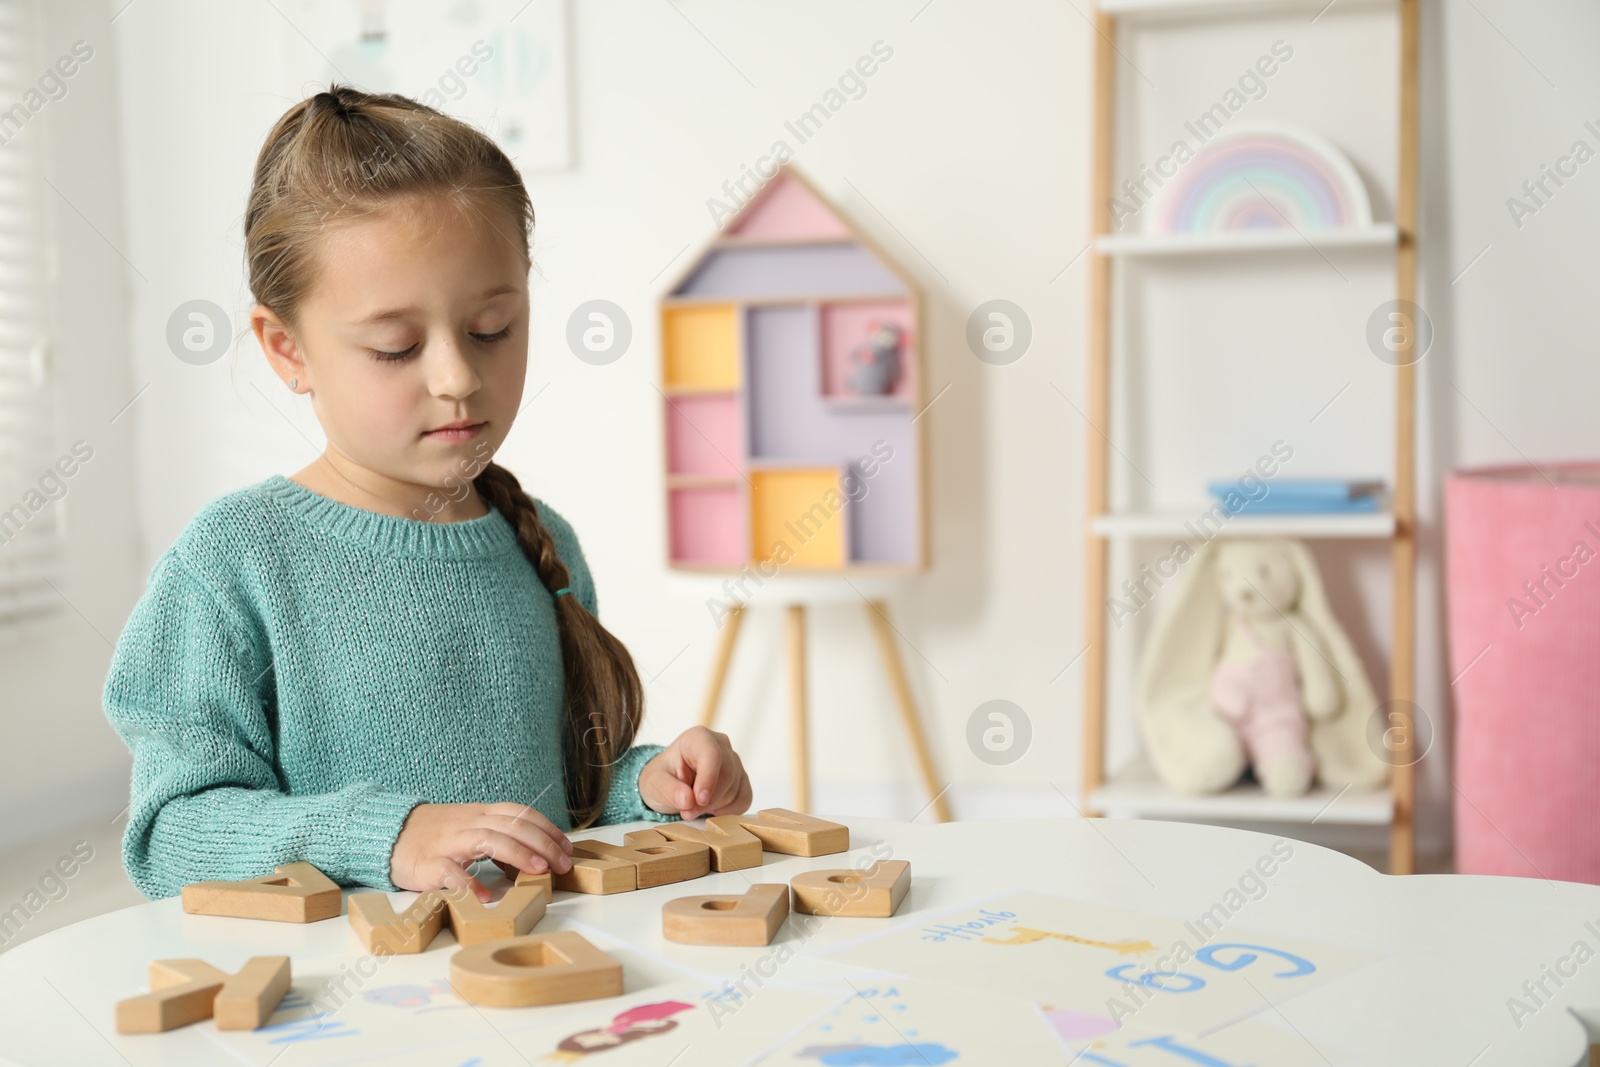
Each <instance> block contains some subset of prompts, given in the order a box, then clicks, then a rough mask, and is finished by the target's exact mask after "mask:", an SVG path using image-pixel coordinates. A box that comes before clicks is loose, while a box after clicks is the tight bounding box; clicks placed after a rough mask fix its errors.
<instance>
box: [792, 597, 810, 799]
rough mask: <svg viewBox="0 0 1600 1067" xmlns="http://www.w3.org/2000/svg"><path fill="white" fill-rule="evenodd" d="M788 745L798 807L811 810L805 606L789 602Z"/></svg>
mask: <svg viewBox="0 0 1600 1067" xmlns="http://www.w3.org/2000/svg"><path fill="white" fill-rule="evenodd" d="M789 724H790V725H789V731H790V732H789V748H790V751H791V753H792V755H791V759H792V763H791V766H792V767H793V768H794V806H795V810H796V811H802V812H805V811H810V810H811V768H810V764H809V760H808V758H807V751H806V750H807V740H806V609H805V605H804V604H790V605H789Z"/></svg>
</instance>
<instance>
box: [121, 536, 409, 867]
mask: <svg viewBox="0 0 1600 1067" xmlns="http://www.w3.org/2000/svg"><path fill="white" fill-rule="evenodd" d="M250 634H251V628H250V627H249V626H248V625H246V623H245V621H244V618H243V617H242V616H241V613H240V609H239V607H238V605H235V604H231V603H229V602H228V601H227V600H226V599H225V598H224V597H222V596H221V595H220V594H219V593H217V592H216V591H214V590H213V589H212V588H211V587H210V586H209V585H208V584H207V583H206V582H205V581H204V580H203V579H202V578H201V577H200V576H199V575H198V574H197V573H196V572H195V570H194V569H193V568H192V567H191V566H190V565H189V564H187V563H186V562H185V561H184V559H183V557H182V555H181V554H180V553H179V552H178V550H177V549H176V547H174V548H173V549H170V550H168V552H167V553H166V554H165V555H164V556H162V558H161V559H160V560H159V561H158V562H157V564H156V567H155V568H154V570H153V572H152V574H151V578H150V584H149V587H148V588H147V589H146V591H145V593H144V595H143V596H142V597H141V598H140V600H139V602H138V604H136V605H135V607H134V610H133V613H132V615H131V616H130V617H129V620H128V624H127V626H126V627H125V628H124V629H123V632H122V635H121V637H120V638H119V639H118V641H117V646H116V650H115V652H114V653H113V656H112V663H111V670H110V673H109V674H108V676H107V678H106V684H105V690H104V693H103V700H104V704H105V710H106V715H107V717H108V718H109V719H110V720H111V724H112V726H113V727H114V728H115V729H116V731H117V733H118V734H119V735H120V736H121V737H122V739H123V741H124V742H125V743H126V744H127V745H128V748H129V750H130V751H131V752H132V754H133V777H132V783H131V786H130V798H129V808H128V828H127V831H126V832H125V834H124V837H123V846H122V853H123V863H124V865H125V866H126V867H127V870H128V875H129V877H130V878H131V879H132V880H133V883H134V885H135V886H136V887H137V888H138V889H139V891H140V892H141V893H143V894H144V895H145V896H147V897H151V898H159V897H167V896H172V895H174V894H176V893H178V891H179V890H181V889H182V888H183V886H185V885H187V884H189V883H191V882H199V881H206V880H211V879H220V880H225V881H236V880H241V879H246V878H256V877H259V876H261V875H265V874H271V873H272V871H273V868H274V867H276V866H278V865H280V864H284V863H294V862H298V861H307V862H310V863H312V864H314V865H315V866H316V867H317V868H319V869H320V870H321V871H322V872H323V873H325V874H327V875H328V877H330V878H332V879H333V880H334V881H335V882H338V883H340V884H342V885H370V886H375V887H377V888H380V889H384V890H389V891H393V890H394V889H395V888H396V887H395V886H394V884H393V883H392V882H391V881H390V880H389V854H390V851H391V850H392V848H393V845H394V841H395V838H396V837H398V836H399V833H400V828H401V826H402V825H403V824H404V823H405V819H406V816H407V815H408V814H409V813H410V811H411V808H412V807H413V806H415V805H417V804H419V803H422V802H423V801H424V799H425V798H423V797H420V796H411V795H406V794H402V793H396V792H392V791H390V790H387V789H385V788H383V787H381V786H380V785H379V784H377V783H375V782H357V783H353V784H351V785H349V786H347V787H345V788H343V789H340V790H337V791H335V792H331V793H323V794H317V795H301V796H294V795H289V794H288V793H286V792H285V790H284V787H283V783H282V781H281V780H280V778H279V776H278V774H277V772H276V771H275V770H274V763H275V760H274V754H275V743H274V730H273V728H272V724H271V723H270V722H269V721H268V715H267V710H266V708H267V704H266V700H265V697H264V695H263V690H262V687H261V680H262V678H263V677H264V676H265V675H266V674H267V672H268V668H269V667H270V666H271V659H270V654H269V652H268V650H267V648H266V647H264V642H258V641H255V640H252V639H251V636H250Z"/></svg>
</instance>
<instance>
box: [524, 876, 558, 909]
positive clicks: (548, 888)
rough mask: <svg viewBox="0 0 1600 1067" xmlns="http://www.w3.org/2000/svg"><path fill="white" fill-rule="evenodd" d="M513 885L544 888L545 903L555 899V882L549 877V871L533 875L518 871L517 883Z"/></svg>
mask: <svg viewBox="0 0 1600 1067" xmlns="http://www.w3.org/2000/svg"><path fill="white" fill-rule="evenodd" d="M515 884H517V885H542V886H544V898H545V901H546V902H549V901H550V900H552V899H554V897H555V889H556V886H555V882H554V881H553V880H552V879H551V877H550V872H549V871H544V872H541V873H539V874H533V873H532V872H530V871H518V872H517V881H516V883H515Z"/></svg>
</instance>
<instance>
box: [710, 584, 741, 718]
mask: <svg viewBox="0 0 1600 1067" xmlns="http://www.w3.org/2000/svg"><path fill="white" fill-rule="evenodd" d="M743 623H744V605H743V604H739V605H736V606H735V607H734V609H733V611H732V612H730V613H729V615H728V621H727V622H725V623H723V625H722V639H721V640H720V641H718V642H717V658H716V659H715V660H713V661H712V664H711V684H710V685H709V686H707V687H706V702H705V704H704V705H703V706H702V707H701V709H700V725H701V726H704V727H705V728H706V729H707V730H709V729H711V724H712V723H713V722H715V721H716V719H717V704H718V703H719V702H720V701H721V700H722V686H723V683H724V682H726V681H727V680H728V664H730V663H732V662H733V642H734V641H735V640H737V639H738V637H739V627H740V626H741V625H742V624H743Z"/></svg>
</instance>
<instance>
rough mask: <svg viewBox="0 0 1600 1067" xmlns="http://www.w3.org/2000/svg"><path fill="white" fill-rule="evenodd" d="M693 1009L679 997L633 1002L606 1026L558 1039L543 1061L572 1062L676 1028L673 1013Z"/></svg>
mask: <svg viewBox="0 0 1600 1067" xmlns="http://www.w3.org/2000/svg"><path fill="white" fill-rule="evenodd" d="M693 1009H694V1005H693V1004H685V1003H684V1002H683V1001H681V1000H663V1001H658V1002H656V1003H654V1004H637V1005H635V1006H633V1007H631V1008H629V1009H627V1010H626V1011H622V1012H618V1013H617V1015H616V1016H615V1017H614V1018H613V1019H612V1020H611V1023H610V1025H608V1026H601V1027H595V1028H592V1029H589V1030H579V1031H578V1032H577V1033H575V1034H571V1035H569V1036H567V1037H564V1038H562V1039H561V1042H560V1044H558V1045H557V1046H556V1048H555V1051H553V1052H551V1053H550V1054H549V1055H548V1056H546V1057H545V1060H544V1062H546V1063H572V1062H573V1061H575V1060H580V1059H582V1058H583V1057H585V1056H588V1055H590V1054H591V1053H595V1052H605V1051H607V1050H609V1049H614V1048H616V1047H617V1046H619V1045H626V1044H628V1043H630V1042H633V1041H642V1040H644V1039H645V1038H647V1037H659V1036H661V1035H662V1034H665V1033H669V1032H671V1031H673V1030H676V1029H677V1028H678V1020H677V1019H674V1018H673V1016H674V1015H677V1014H678V1013H679V1012H685V1011H692V1010H693Z"/></svg>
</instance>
